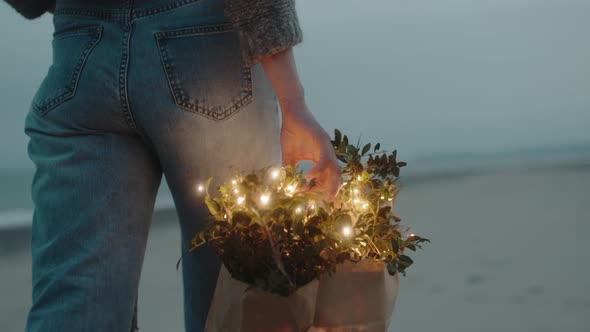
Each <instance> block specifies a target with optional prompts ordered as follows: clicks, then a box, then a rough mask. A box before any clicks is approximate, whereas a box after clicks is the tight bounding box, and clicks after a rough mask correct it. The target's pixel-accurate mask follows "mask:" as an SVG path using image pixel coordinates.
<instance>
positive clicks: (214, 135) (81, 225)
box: [8, 0, 340, 332]
mask: <svg viewBox="0 0 590 332" xmlns="http://www.w3.org/2000/svg"><path fill="white" fill-rule="evenodd" d="M8 1H9V2H10V3H11V4H12V5H13V6H14V7H15V8H16V9H17V10H19V12H21V13H22V14H23V15H25V16H26V17H29V18H33V17H37V16H39V15H41V14H42V13H44V12H45V11H51V12H53V13H54V15H55V16H54V27H55V33H54V38H53V42H52V43H53V54H54V56H53V64H52V66H51V67H50V69H49V72H48V74H47V77H46V78H45V80H44V81H43V83H42V84H41V86H40V88H39V89H38V91H37V93H36V95H35V97H34V99H33V101H32V105H31V109H30V111H29V113H28V115H27V118H26V124H25V132H26V134H27V135H28V136H29V137H30V141H29V145H28V153H29V156H30V158H31V160H32V161H33V162H34V163H35V166H36V173H35V177H34V180H33V184H32V197H33V201H34V203H35V214H34V218H33V235H32V256H33V257H32V258H33V305H32V307H31V309H30V312H29V316H28V321H27V331H30V332H32V331H44V332H53V331H60V332H62V331H101V332H102V331H129V330H130V329H134V328H135V326H134V325H135V324H132V320H134V319H132V317H133V312H134V303H135V301H136V299H137V289H138V283H139V279H140V273H141V267H142V262H143V256H144V251H145V247H146V241H147V236H148V230H149V227H150V223H151V216H152V212H153V208H154V200H155V197H156V192H157V189H158V187H159V185H160V180H161V176H162V174H164V175H165V176H166V180H167V182H168V185H169V187H170V190H171V192H172V195H173V197H174V202H175V205H176V209H177V212H178V217H179V220H180V225H181V234H182V241H181V243H182V249H183V250H185V249H187V248H189V247H190V246H191V244H190V240H191V239H192V237H193V236H194V235H195V234H196V233H198V231H199V230H200V229H201V228H202V226H203V224H204V222H205V217H206V215H207V210H206V208H205V207H204V206H203V204H202V203H201V202H202V197H200V196H198V194H199V193H198V190H196V187H197V186H198V184H199V183H202V181H203V180H205V179H206V178H208V177H210V176H212V177H214V178H215V179H217V180H223V179H225V178H228V177H229V176H230V175H232V174H233V172H234V171H236V170H244V171H247V170H251V169H253V168H258V167H263V166H267V165H269V164H280V163H281V159H282V163H285V164H286V163H289V164H295V163H297V162H298V161H299V160H311V161H312V162H314V164H315V167H314V168H313V169H312V170H311V171H310V172H309V173H308V177H316V178H317V179H318V181H317V182H318V186H317V187H316V190H318V191H322V192H324V193H326V195H327V197H328V199H331V198H332V197H333V196H334V194H335V192H336V190H337V186H338V181H339V179H340V173H339V167H338V164H337V161H336V158H335V156H334V152H333V149H332V146H331V144H330V139H329V135H328V134H327V133H326V132H325V131H324V130H323V129H322V128H321V126H320V125H319V124H318V122H317V121H316V120H315V119H314V117H313V115H312V114H311V113H310V112H309V110H308V108H307V106H306V103H305V99H304V93H303V88H302V86H301V83H300V82H299V79H298V76H297V71H296V67H295V63H294V58H293V53H292V50H291V48H292V46H294V45H296V44H297V43H299V42H300V41H301V40H302V34H301V30H300V28H299V23H298V20H297V15H296V12H295V7H294V0H256V1H248V0H225V2H224V1H223V0H129V1H116V0H92V1H88V0H57V3H53V2H52V1H48V0H37V1H32V0H26V1H18V2H17V1H14V0H8ZM277 104H278V105H280V109H281V112H282V114H281V115H282V116H281V120H280V119H279V113H278V108H277ZM213 185H214V186H215V185H217V183H213ZM219 268H220V261H219V260H218V258H217V257H216V256H215V255H214V253H213V252H212V251H208V250H205V249H202V250H199V251H195V252H194V254H193V255H191V256H187V257H186V258H185V259H183V265H182V269H183V281H184V308H185V326H186V330H187V331H202V329H203V326H204V324H205V319H206V317H207V313H208V308H209V305H210V302H211V298H212V295H213V291H214V287H215V282H216V278H217V274H218V271H219Z"/></svg>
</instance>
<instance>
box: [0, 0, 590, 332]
mask: <svg viewBox="0 0 590 332" xmlns="http://www.w3.org/2000/svg"><path fill="white" fill-rule="evenodd" d="M297 7H298V10H299V18H300V21H301V26H302V28H303V33H304V42H303V43H302V44H300V45H298V46H297V47H296V48H295V54H296V59H297V65H298V68H299V71H300V75H301V78H302V80H303V83H304V86H305V89H306V94H307V97H308V104H309V106H310V108H311V109H312V111H313V112H314V113H315V114H316V115H317V118H318V119H319V121H320V122H321V124H322V125H323V126H324V128H325V129H326V130H327V131H328V132H330V133H332V132H333V129H334V128H339V129H341V130H342V131H343V132H344V133H345V134H348V135H349V137H350V138H351V141H353V142H355V141H356V140H357V139H358V138H359V137H360V140H361V142H373V143H376V142H380V143H381V145H382V147H383V148H385V149H390V150H391V149H397V150H398V160H403V161H407V162H408V166H407V167H405V168H403V169H402V174H401V184H402V190H401V192H400V194H399V196H398V197H399V198H398V200H397V201H396V204H397V213H398V214H399V215H400V216H401V217H402V222H403V223H405V224H406V225H409V226H411V227H412V229H413V230H414V231H415V232H416V233H418V234H420V235H423V236H425V237H428V238H430V239H431V240H432V243H431V244H427V245H426V247H425V249H424V250H423V251H420V252H418V253H413V256H412V257H414V260H415V262H416V263H415V265H414V266H413V267H412V268H410V269H409V270H408V275H407V276H406V277H405V278H401V280H400V285H401V288H400V293H399V297H398V302H397V305H396V310H395V313H394V319H393V323H392V325H391V329H390V331H410V330H412V331H432V330H434V329H437V330H441V331H490V332H491V331H494V332H496V331H531V332H533V331H534V332H542V331H590V281H589V280H590V278H588V277H587V275H588V274H589V273H590V249H589V248H588V246H587V244H586V241H587V240H586V239H587V237H588V235H590V129H589V126H590V63H589V62H590V43H589V42H588V40H589V39H588V38H589V37H588V36H590V2H589V1H587V0H493V1H492V0H480V1H469V0H445V1H440V0H413V1H399V0H371V1H352V0H322V1H309V0H299V1H298V2H297ZM51 33H52V23H51V16H50V15H45V16H44V17H42V18H40V19H37V20H34V21H26V20H25V19H23V18H21V17H19V16H18V15H17V14H16V13H15V12H13V10H12V9H11V8H9V7H8V6H7V5H6V4H4V3H2V4H0V44H2V52H1V53H0V100H1V104H0V105H1V106H0V109H1V111H0V113H1V114H0V280H1V282H0V294H2V295H1V296H0V331H22V330H23V328H24V320H25V317H26V311H27V309H28V306H29V305H30V296H31V295H30V293H31V289H30V287H31V286H30V279H31V278H30V257H29V255H30V251H29V244H30V240H29V236H30V233H29V227H30V222H31V216H32V211H33V206H32V203H31V199H30V192H29V190H30V181H31V178H32V172H33V165H32V163H31V162H30V161H29V159H28V157H27V154H26V144H27V137H26V136H25V135H24V132H23V128H24V118H25V116H26V113H27V112H28V109H29V104H30V100H31V98H32V96H33V94H34V93H35V91H36V89H37V87H38V86H39V84H40V82H41V80H42V78H43V77H44V75H45V73H46V72H47V69H48V66H49V65H50V61H51V48H50V42H51ZM160 191H161V192H160V195H159V197H158V201H157V210H156V212H155V214H156V217H155V220H154V224H153V228H152V231H151V235H150V240H149V241H150V242H149V244H148V251H147V253H146V261H145V265H144V272H143V275H142V281H141V285H140V307H139V327H140V331H144V332H148V331H181V330H182V303H181V283H180V282H181V279H180V276H181V274H180V272H179V271H176V270H175V263H176V260H177V259H178V258H179V256H180V252H179V251H178V247H179V246H178V241H179V238H178V236H179V235H178V234H179V233H178V227H177V225H176V220H175V218H176V215H175V212H174V209H173V204H172V199H171V197H170V193H169V191H168V189H167V187H166V185H165V183H164V184H163V185H162V188H161V190H160Z"/></svg>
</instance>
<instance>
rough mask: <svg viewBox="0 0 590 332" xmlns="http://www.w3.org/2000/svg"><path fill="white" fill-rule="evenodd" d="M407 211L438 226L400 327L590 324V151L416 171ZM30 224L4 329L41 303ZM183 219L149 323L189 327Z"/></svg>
mask: <svg viewBox="0 0 590 332" xmlns="http://www.w3.org/2000/svg"><path fill="white" fill-rule="evenodd" d="M403 184H404V186H403V188H402V191H401V192H400V194H399V196H398V199H397V201H396V206H397V213H398V214H399V215H400V216H401V217H402V219H403V220H402V222H406V223H407V224H409V225H412V226H413V227H412V229H413V231H414V232H416V233H418V234H421V235H423V236H426V237H429V238H430V239H431V240H432V243H430V244H426V247H425V250H423V251H419V252H417V253H412V257H413V258H414V261H415V265H414V266H412V267H411V268H410V269H409V270H408V274H407V276H406V277H401V278H400V294H399V296H398V301H397V304H396V308H395V313H394V319H393V323H392V325H391V328H390V331H453V332H471V331H479V332H498V331H502V332H504V331H530V332H543V331H568V332H577V331H580V332H581V331H590V277H588V276H589V275H590V248H589V247H588V244H587V238H588V237H589V236H590V163H578V164H570V165H557V166H555V165H554V166H551V167H542V168H527V167H520V168H519V169H504V170H499V171H494V172H485V173H465V174H460V173H457V174H448V175H432V176H428V177H419V178H409V179H406V181H405V182H403ZM29 236H30V234H29V231H28V230H26V229H24V230H15V231H3V232H0V278H1V280H2V282H1V283H0V294H1V295H0V331H7V332H9V331H22V330H23V329H24V320H25V317H26V311H27V308H28V306H29V304H30V263H29V255H30V252H29V249H28V247H29ZM178 238H179V231H178V226H177V224H176V221H175V214H174V212H173V211H168V212H164V213H158V214H157V215H156V217H155V221H154V225H153V227H152V230H151V234H150V239H149V243H148V251H147V253H146V259H145V265H144V270H143V275H142V281H141V285H140V306H139V327H140V331H143V332H161V331H182V328H183V323H182V320H183V319H182V299H181V289H182V286H181V273H180V271H177V270H176V269H175V264H176V261H177V259H178V258H179V255H180V253H179V249H178V247H179V246H178Z"/></svg>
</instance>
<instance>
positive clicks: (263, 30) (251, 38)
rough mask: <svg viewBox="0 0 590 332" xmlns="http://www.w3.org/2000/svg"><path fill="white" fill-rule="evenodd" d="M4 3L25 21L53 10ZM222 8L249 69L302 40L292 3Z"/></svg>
mask: <svg viewBox="0 0 590 332" xmlns="http://www.w3.org/2000/svg"><path fill="white" fill-rule="evenodd" d="M5 1H6V2H8V4H10V5H11V6H12V7H13V8H14V9H16V10H17V11H18V12H19V13H20V14H21V15H23V16H24V17H26V18H28V19H33V18H37V17H39V16H41V15H43V14H44V13H45V12H47V11H49V10H51V9H52V8H54V7H55V0H5ZM224 5H225V8H224V11H225V14H226V16H227V17H228V18H229V19H230V21H231V22H232V24H233V26H234V27H235V29H236V30H237V32H238V36H239V39H240V44H241V48H242V53H243V56H244V60H245V61H246V64H247V65H249V66H251V65H253V64H256V63H258V62H260V60H261V58H263V57H266V56H270V55H273V54H276V53H280V52H282V51H285V50H287V49H289V48H290V47H292V46H294V45H296V44H298V43H300V42H301V41H302V40H303V36H302V32H301V28H300V26H299V20H298V18H297V13H296V10H295V0H225V2H224Z"/></svg>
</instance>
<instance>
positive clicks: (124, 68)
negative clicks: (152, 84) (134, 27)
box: [119, 27, 136, 129]
mask: <svg viewBox="0 0 590 332" xmlns="http://www.w3.org/2000/svg"><path fill="white" fill-rule="evenodd" d="M122 40H123V47H122V53H121V63H120V64H119V101H120V103H121V110H122V111H123V116H124V117H125V122H127V125H128V126H129V128H131V129H136V125H135V120H134V119H133V115H132V113H131V109H130V107H129V96H128V89H127V75H128V69H129V46H130V41H131V27H129V28H125V32H124V33H123V38H122Z"/></svg>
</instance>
